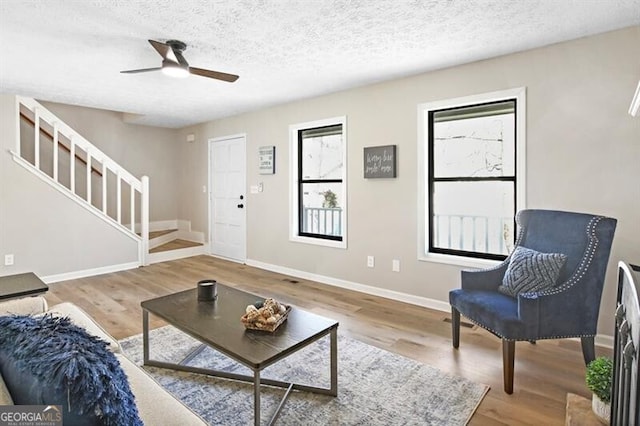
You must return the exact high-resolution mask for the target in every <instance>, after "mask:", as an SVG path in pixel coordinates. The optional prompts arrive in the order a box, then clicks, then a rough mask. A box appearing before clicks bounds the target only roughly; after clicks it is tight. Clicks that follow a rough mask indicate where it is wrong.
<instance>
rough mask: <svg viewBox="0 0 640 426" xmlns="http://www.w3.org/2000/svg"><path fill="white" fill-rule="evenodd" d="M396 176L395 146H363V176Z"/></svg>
mask: <svg viewBox="0 0 640 426" xmlns="http://www.w3.org/2000/svg"><path fill="white" fill-rule="evenodd" d="M394 177H396V146H395V145H385V146H371V147H365V148H364V178H365V179H381V178H382V179H384V178H394Z"/></svg>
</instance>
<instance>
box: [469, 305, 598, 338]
mask: <svg viewBox="0 0 640 426" xmlns="http://www.w3.org/2000/svg"><path fill="white" fill-rule="evenodd" d="M458 312H459V311H458ZM460 314H461V315H462V316H464V317H465V318H466V319H468V320H469V321H471V322H472V323H474V324H475V325H477V326H478V327H480V328H484V329H485V330H487V331H489V332H491V333H493V334H495V335H496V336H498V337H500V338H501V339H504V336H502V334H500V333H498V332H497V331H495V330H493V329H491V328H489V327H487V326H485V325H482V324H480V323H477V322H475V321H474V320H473V319H471V318H469V317H467V316H466V315H465V314H463V313H462V312H460ZM571 337H595V334H568V335H565V336H546V337H532V338H531V339H522V340H518V339H505V340H509V341H514V342H523V341H525V340H549V339H567V338H571Z"/></svg>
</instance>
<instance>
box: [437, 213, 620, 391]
mask: <svg viewBox="0 0 640 426" xmlns="http://www.w3.org/2000/svg"><path fill="white" fill-rule="evenodd" d="M516 221H517V223H518V225H519V227H520V231H519V234H518V238H517V241H516V245H515V249H514V252H513V253H511V255H509V257H507V258H506V259H505V261H504V262H502V263H501V264H500V265H498V266H496V267H494V268H492V269H487V270H478V271H462V276H461V288H459V289H455V290H452V291H451V292H450V293H449V302H450V304H451V320H452V334H453V336H452V337H453V347H454V348H458V347H459V345H460V314H462V315H464V316H465V317H466V318H468V319H470V320H471V321H472V322H474V323H475V324H477V325H479V326H480V327H482V328H485V329H487V330H488V331H490V332H491V333H493V334H495V335H496V336H498V337H500V338H501V339H502V356H503V376H504V391H505V392H506V393H508V394H511V393H513V366H514V356H515V342H516V341H530V342H535V341H536V340H540V339H560V338H567V337H580V339H581V342H582V352H583V355H584V361H585V363H588V362H590V361H591V360H593V359H594V358H595V347H594V340H593V338H594V336H595V335H596V327H597V324H598V313H599V310H600V297H601V295H602V288H603V285H604V277H605V272H606V270H607V262H608V259H609V252H610V251H611V243H612V241H613V234H614V231H615V228H616V222H617V221H616V219H612V218H607V217H602V216H594V215H590V214H583V213H572V212H562V211H553V210H522V211H520V212H519V213H518V215H517V217H516ZM518 247H522V249H518ZM526 249H530V250H526ZM516 252H518V253H523V252H528V253H534V256H535V255H538V256H542V257H544V256H547V257H549V256H555V259H560V258H561V259H562V261H563V263H564V264H563V265H561V266H559V267H558V270H557V271H556V272H557V274H556V276H555V277H552V278H549V277H546V275H547V270H546V269H545V268H544V267H543V268H542V271H541V269H540V268H539V267H537V266H535V265H532V264H531V262H530V261H529V260H525V261H524V263H519V264H518V265H519V266H520V267H517V269H516V268H515V267H514V265H515V264H516V261H515V260H514V261H513V265H512V267H511V268H509V264H510V262H511V261H512V259H515V257H514V254H515V253H516ZM551 253H553V255H551ZM518 262H520V260H518ZM522 265H524V266H522ZM514 269H515V270H514ZM508 270H509V272H507V271H508ZM505 274H507V275H509V276H508V277H505ZM527 274H529V275H531V274H535V275H536V276H529V277H527ZM538 275H539V276H545V277H546V278H547V279H554V282H553V283H551V286H546V287H541V288H540V289H531V288H529V289H526V288H524V289H522V288H520V290H521V291H519V292H517V293H515V294H505V293H506V292H505V286H508V285H510V284H509V283H511V281H510V280H511V279H512V278H513V277H514V276H519V277H520V278H524V279H528V278H532V279H533V280H534V281H536V280H537V281H540V280H538V278H539V276H538ZM551 275H553V274H551ZM505 278H507V281H505ZM525 287H526V286H525ZM513 288H514V287H512V289H513Z"/></svg>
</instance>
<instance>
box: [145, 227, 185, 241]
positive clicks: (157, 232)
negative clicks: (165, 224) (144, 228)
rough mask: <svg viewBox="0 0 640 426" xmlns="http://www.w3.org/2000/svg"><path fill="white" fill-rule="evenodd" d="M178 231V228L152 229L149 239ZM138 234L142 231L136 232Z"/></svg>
mask: <svg viewBox="0 0 640 426" xmlns="http://www.w3.org/2000/svg"><path fill="white" fill-rule="evenodd" d="M176 231H178V230H177V229H163V230H162V231H150V232H149V239H150V240H152V239H154V238H158V237H161V236H163V235H167V234H170V233H172V232H176ZM136 234H138V235H141V234H140V232H136Z"/></svg>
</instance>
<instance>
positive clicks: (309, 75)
mask: <svg viewBox="0 0 640 426" xmlns="http://www.w3.org/2000/svg"><path fill="white" fill-rule="evenodd" d="M631 25H640V0H518V1H514V0H423V1H419V0H413V1H407V0H388V1H383V0H349V1H348V0H343V1H334V0H270V1H267V0H213V1H204V0H129V1H126V0H103V1H96V0H47V1H42V0H0V46H1V47H2V56H1V57H0V92H3V93H15V94H22V95H26V96H31V97H35V98H37V99H42V100H47V101H54V102H61V103H68V104H73V105H82V106H89V107H95V108H103V109H109V110H115V111H122V112H127V113H132V114H139V115H140V116H137V115H134V116H128V117H129V118H130V119H131V120H132V121H133V122H137V123H139V124H147V125H155V126H164V127H182V126H186V125H189V124H194V123H199V122H204V121H209V120H212V119H215V118H219V117H225V116H230V115H235V114H238V113H241V112H245V111H250V110H255V109H259V108H263V107H265V106H269V105H275V104H278V103H284V102H288V101H292V100H295V99H301V98H308V97H312V96H317V95H320V94H324V93H329V92H335V91H339V90H343V89H347V88H351V87H356V86H362V85H366V84H370V83H374V82H378V81H383V80H389V79H393V78H398V77H402V76H408V75H412V74H417V73H420V72H425V71H429V70H434V69H438V68H444V67H448V66H452V65H456V64H461V63H466V62H471V61H476V60H480V59H485V58H490V57H494V56H498V55H503V54H507V53H512V52H516V51H520V50H526V49H531V48H534V47H538V46H544V45H548V44H551V43H556V42H559V41H564V40H569V39H574V38H578V37H583V36H586V35H590V34H596V33H601V32H605V31H610V30H614V29H618V28H623V27H628V26H631ZM147 39H155V40H159V41H166V40H168V39H178V40H182V41H184V42H185V43H187V45H188V48H187V50H186V51H185V53H184V55H185V58H186V59H187V61H189V64H190V65H191V66H195V67H199V68H208V69H213V70H218V71H223V72H228V73H233V74H238V75H240V79H239V80H238V81H237V82H235V83H225V82H220V81H215V80H210V79H207V78H202V77H197V76H190V77H189V78H187V79H172V78H170V77H166V76H164V75H163V74H162V73H158V72H156V73H145V74H120V71H121V70H127V69H135V68H150V67H157V66H160V62H161V58H160V56H159V55H158V54H157V53H156V52H155V51H154V50H153V48H152V47H151V46H150V45H149V44H148V43H147ZM133 117H137V118H135V119H134V118H133Z"/></svg>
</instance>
